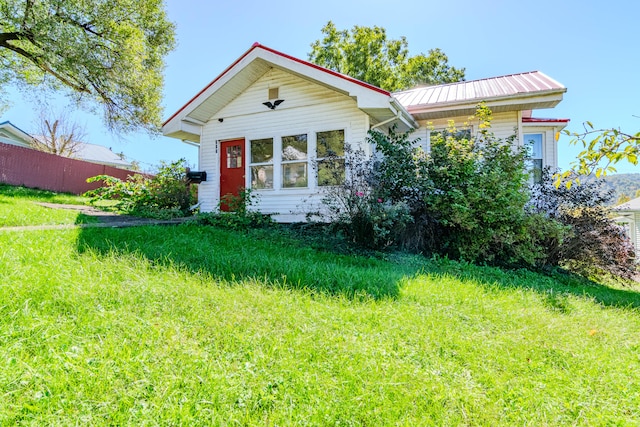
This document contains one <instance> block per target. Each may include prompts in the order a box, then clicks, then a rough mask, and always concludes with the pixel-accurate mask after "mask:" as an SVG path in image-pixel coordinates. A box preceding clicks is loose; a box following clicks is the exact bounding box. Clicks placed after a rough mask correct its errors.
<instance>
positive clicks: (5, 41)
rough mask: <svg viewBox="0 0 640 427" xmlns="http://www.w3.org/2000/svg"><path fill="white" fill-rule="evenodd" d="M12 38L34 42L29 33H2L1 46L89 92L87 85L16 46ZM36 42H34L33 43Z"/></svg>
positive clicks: (78, 88)
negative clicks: (70, 77)
mask: <svg viewBox="0 0 640 427" xmlns="http://www.w3.org/2000/svg"><path fill="white" fill-rule="evenodd" d="M12 40H28V41H29V42H32V40H31V39H30V37H29V36H28V34H25V33H22V32H16V33H2V34H0V48H5V49H9V50H11V51H12V52H14V53H17V54H18V55H20V56H22V57H23V58H25V59H27V60H29V61H31V62H32V63H33V64H34V65H36V66H37V67H38V68H40V69H41V70H42V71H44V72H45V73H49V74H51V75H52V76H54V77H55V78H57V79H58V80H60V81H61V82H62V83H64V84H65V85H67V86H69V87H71V88H72V89H74V90H77V91H78V92H83V93H89V92H90V91H89V89H87V87H86V86H85V85H83V84H81V83H80V82H78V81H72V80H71V79H69V78H67V77H65V76H64V75H62V74H60V73H58V72H57V71H55V70H54V69H53V68H51V67H50V66H49V65H47V63H46V62H45V61H44V60H43V59H42V58H41V57H39V56H38V55H36V54H33V53H31V52H28V51H26V50H24V49H22V48H21V47H19V46H14V45H12V44H11V43H9V42H10V41H12ZM32 44H34V43H32ZM34 45H35V46H37V45H36V44H34Z"/></svg>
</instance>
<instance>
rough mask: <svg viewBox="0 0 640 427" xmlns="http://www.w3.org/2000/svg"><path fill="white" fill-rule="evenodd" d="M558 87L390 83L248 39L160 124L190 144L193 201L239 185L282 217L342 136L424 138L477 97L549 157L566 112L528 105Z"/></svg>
mask: <svg viewBox="0 0 640 427" xmlns="http://www.w3.org/2000/svg"><path fill="white" fill-rule="evenodd" d="M565 92H566V88H565V87H564V86H562V85H561V84H560V83H558V82H556V81H555V80H553V79H551V78H550V77H548V76H546V75H545V74H543V73H541V72H538V71H534V72H529V73H522V74H514V75H508V76H502V77H495V78H489V79H483V80H476V81H466V82H459V83H452V84H446V85H438V86H430V87H421V88H416V89H412V90H407V91H403V92H398V93H390V92H387V91H385V90H382V89H380V88H378V87H375V86H372V85H370V84H367V83H364V82H362V81H359V80H356V79H353V78H351V77H349V76H346V75H343V74H340V73H336V72H334V71H331V70H328V69H325V68H323V67H320V66H318V65H315V64H312V63H310V62H307V61H304V60H301V59H298V58H294V57H292V56H289V55H286V54H284V53H281V52H278V51H276V50H274V49H271V48H268V47H266V46H262V45H260V44H257V43H256V44H254V45H253V46H252V47H251V48H250V49H249V50H248V51H247V52H245V53H244V54H243V55H242V56H241V57H240V58H238V60H236V61H235V62H234V63H233V64H231V65H230V66H229V67H228V68H227V69H226V70H224V71H223V72H222V73H221V74H220V75H219V76H218V77H216V78H215V79H214V80H213V81H212V82H211V83H209V84H208V85H207V86H206V87H205V88H204V89H202V90H201V91H200V92H199V93H197V94H196V95H195V96H194V97H193V98H192V99H191V100H189V101H188V102H187V103H186V104H185V105H184V106H183V107H182V108H180V109H179V110H178V111H177V112H176V113H174V114H173V115H172V116H171V117H170V118H169V119H168V120H167V121H166V122H165V123H164V125H163V133H164V135H166V136H170V137H173V138H177V139H180V140H183V141H185V142H188V143H191V144H197V145H198V146H199V147H200V150H199V164H200V169H201V170H202V171H205V172H207V180H206V181H204V182H202V183H201V184H200V188H199V198H200V200H199V201H200V203H201V209H202V210H203V211H213V210H216V209H217V208H218V205H219V202H220V197H221V195H225V194H228V193H232V194H237V192H238V189H239V188H240V187H246V188H251V189H252V190H253V191H254V192H256V193H258V194H259V195H260V198H259V200H260V201H259V206H257V208H258V209H260V211H262V212H264V213H276V214H278V215H276V216H275V218H276V220H279V221H283V222H288V221H296V220H301V219H303V213H304V211H305V207H307V206H310V205H313V203H314V201H317V200H318V199H319V194H320V192H321V191H320V190H321V187H322V186H323V185H326V184H330V182H323V170H322V168H323V163H322V159H323V158H324V157H326V156H328V155H329V153H332V154H333V155H335V154H337V155H338V156H340V155H344V144H345V143H348V144H350V145H351V146H352V147H354V148H361V149H362V150H363V151H365V152H366V153H372V147H370V146H369V144H368V143H367V142H366V138H367V132H368V131H369V130H370V129H373V128H378V129H380V130H383V131H385V130H387V129H388V128H389V127H390V126H392V125H394V124H395V125H397V126H398V130H400V131H403V130H408V129H416V132H415V134H414V136H415V137H419V138H421V139H422V140H423V141H425V142H427V143H428V140H429V135H428V132H429V129H430V128H432V127H434V128H435V129H438V128H444V127H445V126H446V124H447V122H448V120H455V121H456V122H457V123H459V124H461V123H463V122H466V121H467V120H468V117H469V116H471V115H473V113H474V112H475V109H476V106H477V104H478V103H480V102H482V101H484V102H486V104H487V106H488V107H490V108H491V109H492V111H493V126H492V130H493V132H494V133H495V134H496V135H497V136H499V137H507V136H510V135H513V134H514V133H515V134H516V135H517V137H518V138H517V141H518V142H517V143H518V144H523V143H529V144H531V147H532V157H533V164H534V166H535V167H536V168H539V169H541V168H542V167H543V166H551V167H557V163H558V159H557V146H556V140H555V138H554V135H555V133H556V132H557V131H559V130H561V129H562V128H564V127H565V126H566V125H567V122H568V120H567V119H538V118H533V117H532V116H531V110H533V109H538V108H552V107H554V106H555V105H557V104H558V103H559V102H560V101H561V100H562V96H563V94H564V93H565ZM470 125H471V126H472V129H473V127H474V126H476V125H477V124H474V123H470ZM431 126H432V127H431ZM316 165H317V166H316ZM316 167H317V168H319V169H320V170H315V168H316Z"/></svg>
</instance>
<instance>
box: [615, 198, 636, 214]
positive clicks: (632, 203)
mask: <svg viewBox="0 0 640 427" xmlns="http://www.w3.org/2000/svg"><path fill="white" fill-rule="evenodd" d="M613 210H614V211H640V197H638V198H636V199H631V200H629V201H628V202H625V203H622V204H621V205H618V206H615V207H614V208H613Z"/></svg>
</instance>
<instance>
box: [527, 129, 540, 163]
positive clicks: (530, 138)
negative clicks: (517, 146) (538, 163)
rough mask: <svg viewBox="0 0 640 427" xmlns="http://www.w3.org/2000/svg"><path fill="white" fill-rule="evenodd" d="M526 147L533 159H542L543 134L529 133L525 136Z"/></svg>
mask: <svg viewBox="0 0 640 427" xmlns="http://www.w3.org/2000/svg"><path fill="white" fill-rule="evenodd" d="M524 141H525V146H526V147H527V153H528V154H529V157H531V158H532V159H541V158H542V134H541V133H528V134H525V136H524Z"/></svg>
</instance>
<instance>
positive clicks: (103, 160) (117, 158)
mask: <svg viewBox="0 0 640 427" xmlns="http://www.w3.org/2000/svg"><path fill="white" fill-rule="evenodd" d="M76 148H77V151H76V152H75V153H74V158H76V159H79V160H84V161H85V162H91V163H98V164H101V165H106V166H113V167H114V168H120V169H131V167H132V164H131V162H128V161H126V160H125V157H124V154H117V153H114V152H113V151H111V148H107V147H105V146H103V145H97V144H89V143H88V142H82V143H80V144H78V146H77V147H76Z"/></svg>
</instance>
